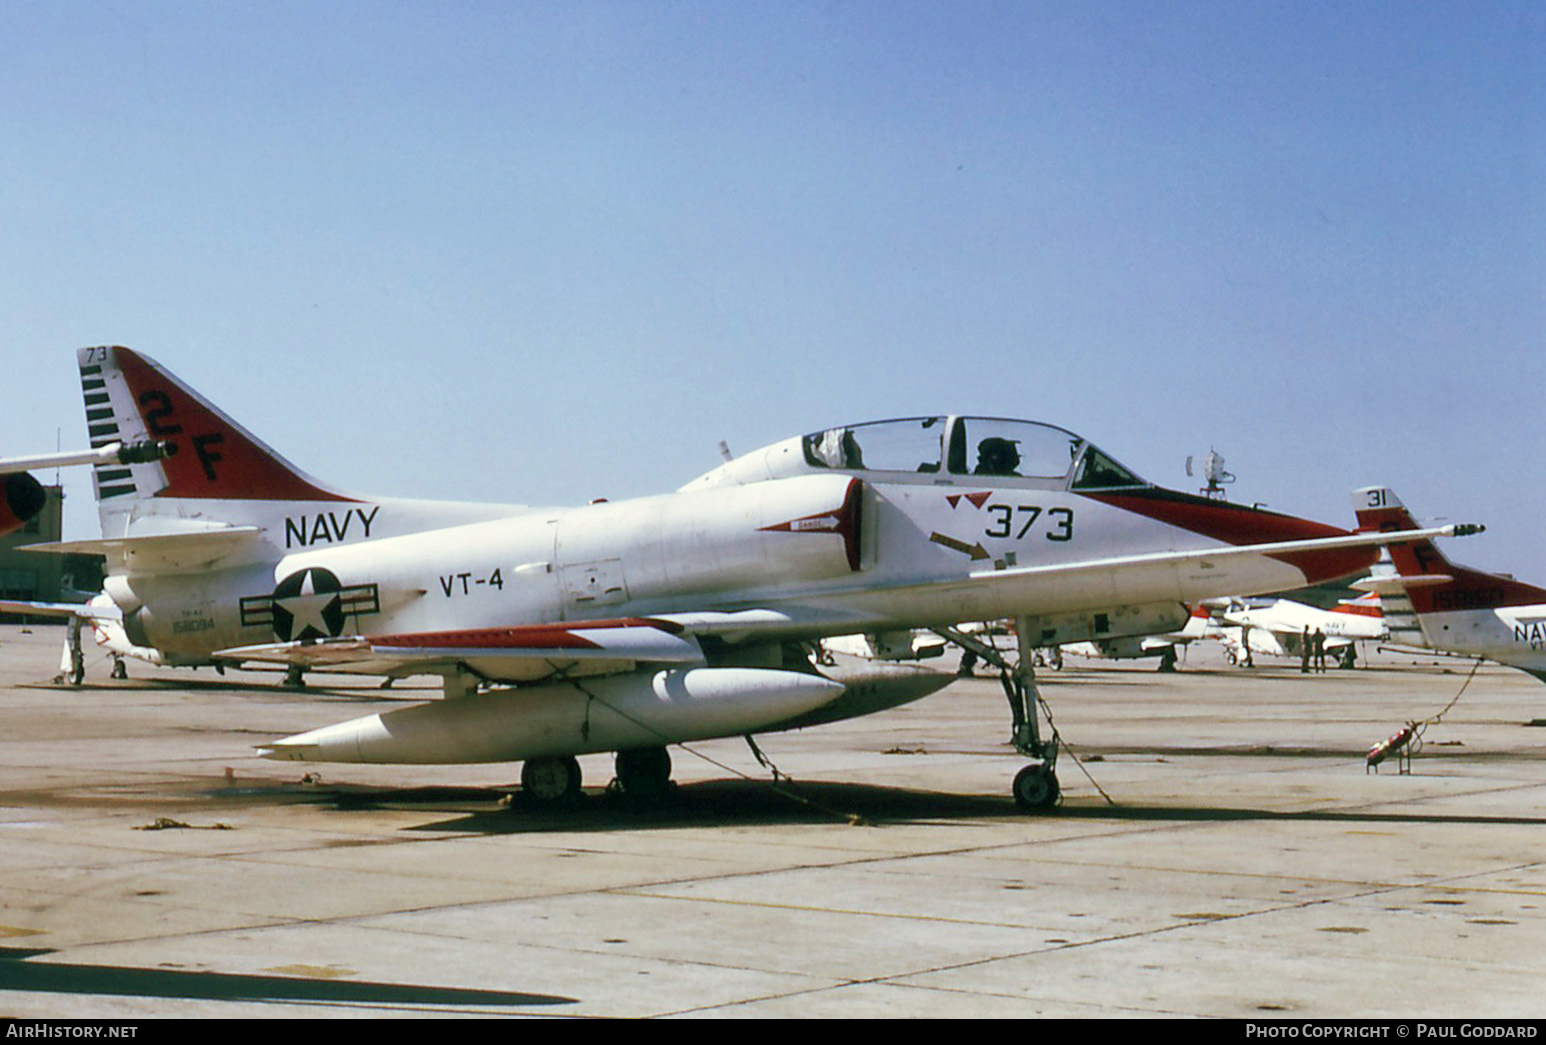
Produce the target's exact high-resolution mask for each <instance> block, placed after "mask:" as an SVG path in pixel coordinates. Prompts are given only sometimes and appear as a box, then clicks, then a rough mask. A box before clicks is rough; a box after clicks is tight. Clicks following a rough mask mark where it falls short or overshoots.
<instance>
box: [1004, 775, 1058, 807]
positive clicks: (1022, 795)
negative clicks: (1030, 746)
mask: <svg viewBox="0 0 1546 1045" xmlns="http://www.w3.org/2000/svg"><path fill="white" fill-rule="evenodd" d="M1014 793H1015V804H1016V805H1018V806H1019V807H1020V808H1021V809H1025V810H1029V811H1031V812H1043V811H1045V810H1048V809H1051V808H1052V807H1053V806H1055V805H1057V803H1058V797H1059V795H1061V794H1062V791H1061V789H1060V788H1059V787H1058V778H1057V774H1056V773H1054V772H1053V771H1052V770H1050V769H1048V768H1047V767H1046V766H1026V767H1025V768H1024V769H1022V770H1020V772H1018V773H1016V774H1015V785H1014Z"/></svg>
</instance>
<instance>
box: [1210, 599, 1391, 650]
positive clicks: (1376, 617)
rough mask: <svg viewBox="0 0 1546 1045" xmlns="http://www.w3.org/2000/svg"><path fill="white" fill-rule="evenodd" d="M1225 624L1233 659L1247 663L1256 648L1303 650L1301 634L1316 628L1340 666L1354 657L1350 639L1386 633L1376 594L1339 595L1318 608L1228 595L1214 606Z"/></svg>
mask: <svg viewBox="0 0 1546 1045" xmlns="http://www.w3.org/2000/svg"><path fill="white" fill-rule="evenodd" d="M1217 618H1218V620H1219V621H1220V622H1221V623H1222V624H1224V625H1225V629H1224V633H1223V635H1222V636H1221V640H1222V641H1223V643H1224V647H1225V649H1227V650H1228V651H1229V655H1230V657H1231V658H1232V659H1233V660H1234V661H1235V662H1237V663H1247V664H1248V663H1250V662H1251V659H1252V656H1253V655H1254V654H1257V653H1262V654H1266V655H1268V656H1273V657H1300V656H1302V655H1303V647H1304V640H1305V636H1306V635H1313V634H1314V633H1315V632H1317V631H1319V632H1320V633H1321V634H1322V635H1323V636H1325V646H1324V648H1325V650H1326V652H1328V653H1331V654H1333V655H1335V656H1336V657H1337V659H1338V661H1339V662H1340V663H1341V665H1342V667H1345V668H1350V667H1352V666H1353V661H1354V658H1355V657H1356V656H1357V654H1356V650H1357V647H1356V646H1355V645H1354V643H1355V642H1357V641H1360V640H1370V639H1374V640H1378V639H1383V638H1385V637H1386V636H1387V635H1389V634H1390V632H1389V630H1388V629H1387V628H1386V627H1385V614H1384V611H1383V610H1382V609H1381V607H1380V599H1379V596H1378V595H1373V594H1369V595H1361V596H1359V597H1358V598H1356V599H1343V600H1342V601H1341V602H1339V603H1338V604H1337V605H1336V606H1335V607H1334V608H1332V609H1329V610H1323V609H1321V608H1320V607H1319V606H1309V605H1306V604H1305V603H1302V602H1295V601H1294V600H1293V599H1272V600H1270V601H1268V602H1265V603H1262V604H1255V603H1253V602H1252V601H1251V600H1247V599H1236V600H1232V602H1231V604H1230V605H1228V606H1224V607H1221V608H1220V609H1219V610H1218V611H1217Z"/></svg>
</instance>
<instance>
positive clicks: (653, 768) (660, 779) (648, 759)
mask: <svg viewBox="0 0 1546 1045" xmlns="http://www.w3.org/2000/svg"><path fill="white" fill-rule="evenodd" d="M612 764H613V766H614V767H615V768H616V770H617V781H616V783H617V789H618V790H619V791H621V792H622V793H623V794H624V795H626V796H627V797H629V798H632V799H636V800H638V801H642V802H659V801H661V800H663V799H665V798H666V797H668V796H669V795H670V794H671V792H672V791H673V790H675V789H676V785H675V784H673V783H672V782H671V753H670V752H669V751H667V750H666V749H665V748H663V747H640V748H634V749H632V750H631V751H619V752H618V753H617V755H616V756H615V758H614V759H613V763H612Z"/></svg>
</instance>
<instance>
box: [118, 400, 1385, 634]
mask: <svg viewBox="0 0 1546 1045" xmlns="http://www.w3.org/2000/svg"><path fill="white" fill-rule="evenodd" d="M995 441H997V442H996V443H995ZM1006 443H1008V444H1014V446H1015V447H1016V458H1015V459H1014V460H1013V461H1008V460H1003V459H998V460H990V459H987V458H985V457H984V451H983V449H982V448H983V447H985V446H987V447H992V446H994V445H999V446H1002V445H1003V444H1006ZM971 449H976V450H977V451H978V454H977V461H976V464H975V465H972V464H970V460H969V459H970V458H971V453H970V452H969V451H970V450H971ZM241 504H242V502H231V501H223V502H211V503H210V504H209V505H208V506H207V508H205V509H204V510H197V511H194V512H187V513H185V514H190V515H195V516H206V512H207V516H206V517H208V516H213V514H214V513H216V512H220V513H222V514H223V516H224V518H225V521H227V522H229V523H231V524H234V525H239V526H241V525H245V526H252V527H256V528H257V529H258V530H259V531H260V533H259V536H258V537H256V538H255V539H253V540H251V541H247V542H243V543H237V544H233V545H232V546H231V547H230V548H228V549H225V550H224V551H223V552H221V554H220V555H219V556H218V557H216V558H215V559H214V561H211V562H208V563H205V564H204V565H203V567H202V568H201V569H199V570H197V571H172V572H167V571H165V570H152V571H144V572H136V571H135V570H133V568H132V566H131V567H130V568H129V569H120V570H119V571H118V576H117V577H115V578H114V579H113V581H112V582H111V583H110V586H109V591H110V593H112V594H113V595H114V598H115V600H116V601H118V603H119V605H120V606H121V607H122V608H123V609H124V611H125V624H126V626H127V627H128V628H129V634H130V637H131V638H132V639H133V640H134V641H135V642H138V643H141V644H143V645H149V646H154V647H156V648H159V649H163V650H166V651H168V652H176V653H182V654H189V655H197V654H207V653H210V652H213V651H215V650H219V649H227V648H231V647H242V646H248V645H252V644H255V643H261V642H272V641H275V640H278V641H294V640H297V639H308V638H325V637H331V636H338V635H353V634H360V635H382V634H404V633H422V632H429V631H447V630H456V629H472V628H486V627H499V626H507V625H511V624H516V623H519V624H534V623H549V622H561V621H584V620H598V619H610V618H624V617H649V616H656V615H662V614H683V613H735V612H738V611H746V610H754V609H755V610H766V611H774V612H778V611H787V612H788V618H789V621H790V623H789V626H788V632H789V635H790V636H791V637H797V636H812V637H814V636H817V635H822V634H841V633H847V632H855V631H872V630H881V629H886V628H910V627H927V626H938V625H948V624H954V623H958V622H960V621H965V620H982V619H991V618H997V617H1005V616H1019V617H1022V618H1024V617H1027V616H1028V615H1029V616H1031V617H1033V618H1034V619H1035V621H1037V622H1038V626H1039V628H1040V630H1041V631H1042V632H1043V634H1042V635H1040V636H1039V639H1038V641H1042V642H1045V643H1053V642H1059V641H1079V640H1082V639H1088V638H1098V637H1102V636H1110V635H1117V634H1136V633H1139V631H1141V630H1143V629H1147V630H1149V631H1153V630H1157V629H1156V626H1155V625H1156V624H1158V625H1159V626H1160V627H1159V629H1158V630H1163V629H1164V628H1165V627H1176V626H1179V624H1180V623H1181V622H1183V621H1184V619H1185V612H1186V611H1185V610H1184V608H1182V606H1181V604H1182V603H1185V602H1188V601H1195V600H1198V599H1202V598H1207V597H1212V596H1217V595H1221V594H1232V593H1238V592H1250V591H1268V590H1276V589H1282V588H1290V587H1294V586H1297V585H1301V584H1304V583H1306V582H1307V581H1310V580H1316V579H1323V578H1325V577H1330V576H1335V575H1339V574H1341V573H1346V572H1350V571H1352V570H1355V569H1358V568H1360V567H1361V566H1363V565H1365V564H1366V563H1367V562H1368V561H1369V559H1370V558H1371V557H1372V556H1371V555H1370V554H1369V553H1368V552H1366V551H1364V550H1362V549H1350V550H1345V551H1330V552H1328V551H1317V552H1314V553H1309V554H1300V555H1279V556H1272V555H1235V556H1230V557H1228V558H1226V559H1221V560H1220V561H1218V562H1217V563H1213V562H1209V561H1208V560H1207V559H1205V558H1204V559H1201V560H1192V561H1187V562H1184V563H1177V562H1174V561H1171V562H1164V563H1156V564H1153V565H1149V566H1146V565H1144V564H1143V563H1141V562H1125V560H1131V559H1134V558H1141V557H1142V556H1143V555H1145V554H1153V553H1164V552H1175V551H1185V550H1192V549H1210V548H1223V547H1229V546H1234V545H1240V544H1256V543H1267V542H1273V541H1287V540H1300V539H1307V538H1315V537H1325V536H1334V535H1339V534H1341V533H1342V532H1343V531H1340V530H1337V529H1335V528H1333V527H1329V526H1323V525H1321V524H1318V523H1312V522H1308V521H1306V520H1302V519H1297V518H1294V517H1292V516H1285V515H1280V514H1277V513H1273V512H1267V511H1263V510H1259V509H1253V508H1247V507H1243V506H1239V505H1233V504H1228V503H1225V502H1221V501H1215V500H1207V499H1204V498H1199V497H1193V496H1189V495H1186V494H1180V493H1175V492H1172V491H1167V490H1162V489H1159V488H1156V487H1153V486H1151V485H1149V484H1146V483H1144V482H1142V481H1141V480H1139V479H1137V478H1136V477H1135V476H1133V475H1132V473H1130V472H1128V471H1127V470H1126V469H1124V468H1122V467H1121V466H1120V465H1117V464H1116V463H1115V462H1114V461H1112V460H1111V459H1110V458H1108V457H1106V455H1104V454H1103V453H1101V452H1100V451H1099V450H1097V449H1096V448H1095V447H1094V446H1092V445H1090V444H1089V443H1087V442H1085V441H1084V440H1082V439H1080V438H1079V437H1078V436H1075V435H1072V434H1071V433H1068V432H1066V431H1064V430H1062V429H1058V428H1053V427H1051V426H1047V425H1040V424H1036V423H1034V422H1024V421H1003V420H997V419H981V418H946V417H935V418H918V419H907V420H903V421H894V422H881V423H878V424H874V425H861V426H854V427H851V428H843V429H831V430H827V431H825V432H818V433H814V434H812V435H808V436H805V437H803V438H796V439H791V440H786V441H784V442H782V443H777V444H774V445H773V446H770V447H767V448H764V449H763V450H759V451H756V452H755V453H753V454H749V455H746V456H745V457H742V458H739V459H737V460H735V461H732V462H730V463H728V464H726V465H724V466H721V467H720V468H718V469H715V470H714V471H713V472H710V473H708V474H706V475H704V476H702V477H700V478H699V479H697V480H695V481H693V482H692V483H689V484H687V486H685V487H683V488H682V489H681V490H679V491H677V492H675V493H670V494H663V495H659V496H654V497H644V498H637V499H632V500H624V501H617V502H603V503H597V504H590V505H585V506H582V507H577V508H568V509H529V510H515V509H501V510H500V511H498V512H492V513H491V514H494V515H495V516H496V517H494V518H486V519H482V520H480V521H471V522H463V523H459V524H455V525H445V526H437V527H434V528H430V529H414V526H415V525H417V524H418V523H417V520H418V519H419V518H420V517H422V515H423V512H422V511H421V510H416V509H412V507H411V506H412V505H413V504H414V502H390V501H370V500H356V499H347V500H340V501H338V502H326V503H322V502H319V503H318V504H316V505H308V504H292V505H288V506H286V507H284V509H283V510H282V511H279V512H277V513H276V511H275V509H274V506H272V505H265V504H262V503H252V504H251V505H250V506H249V508H250V510H247V509H243V508H242V507H241ZM405 506H407V507H405ZM184 507H185V508H186V507H187V505H186V504H185V505H184ZM194 507H195V508H199V507H201V506H197V505H195V506H194ZM415 511H416V512H417V514H416V515H415V516H414V519H413V520H405V519H404V518H400V516H402V515H403V513H405V512H415ZM405 531H407V532H405ZM212 554H213V553H212ZM1101 562H1124V565H1123V566H1122V567H1121V569H1120V570H1110V569H1107V570H1102V569H1096V568H1092V569H1089V570H1084V571H1080V570H1074V571H1068V570H1055V569H1054V570H1052V571H1051V572H1049V575H1047V576H1045V577H1039V576H1037V574H1036V571H1037V569H1038V568H1056V567H1067V566H1072V565H1077V564H1085V563H1101ZM985 577H986V578H989V579H990V580H992V581H994V582H993V583H980V582H981V581H982V580H983V578H985ZM1167 620H1168V621H1170V623H1168V624H1167V623H1166V621H1167ZM768 634H769V633H768V632H767V631H766V630H764V631H762V632H760V633H759V637H760V638H764V639H765V638H766V637H767V636H768Z"/></svg>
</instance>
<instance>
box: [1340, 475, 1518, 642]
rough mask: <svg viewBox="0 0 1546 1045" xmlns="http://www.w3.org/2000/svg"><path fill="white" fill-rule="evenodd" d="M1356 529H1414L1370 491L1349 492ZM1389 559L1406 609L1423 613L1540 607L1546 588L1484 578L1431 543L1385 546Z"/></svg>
mask: <svg viewBox="0 0 1546 1045" xmlns="http://www.w3.org/2000/svg"><path fill="white" fill-rule="evenodd" d="M1353 507H1354V509H1355V510H1356V511H1357V513H1358V528H1359V530H1377V531H1382V532H1396V531H1401V530H1415V529H1418V526H1417V522H1416V521H1415V520H1414V519H1413V518H1412V513H1411V512H1409V511H1407V509H1406V506H1405V505H1403V504H1402V503H1401V500H1400V498H1398V497H1397V496H1396V495H1395V493H1394V492H1392V491H1391V490H1390V489H1388V488H1387V487H1383V486H1371V487H1367V488H1365V489H1362V490H1355V491H1354V492H1353ZM1390 558H1391V561H1392V562H1393V563H1394V564H1395V566H1396V572H1397V573H1399V574H1400V575H1401V579H1402V581H1403V583H1404V587H1405V588H1406V593H1407V597H1408V598H1410V599H1411V601H1412V609H1413V610H1415V611H1416V612H1417V614H1418V616H1419V617H1421V616H1422V615H1423V614H1426V613H1447V612H1455V611H1462V610H1494V609H1500V608H1503V607H1507V606H1533V605H1538V604H1540V603H1546V589H1542V588H1537V587H1535V586H1534V585H1530V584H1524V583H1522V582H1520V581H1516V580H1514V579H1513V578H1512V577H1503V576H1500V575H1498V574H1495V573H1484V572H1482V571H1481V570H1473V569H1470V568H1469V567H1466V566H1460V565H1457V564H1456V563H1453V562H1450V561H1449V558H1448V557H1447V556H1446V555H1445V554H1444V553H1443V552H1441V551H1439V549H1438V547H1437V546H1436V545H1435V544H1434V543H1433V542H1432V541H1414V542H1412V543H1410V544H1392V545H1390Z"/></svg>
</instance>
